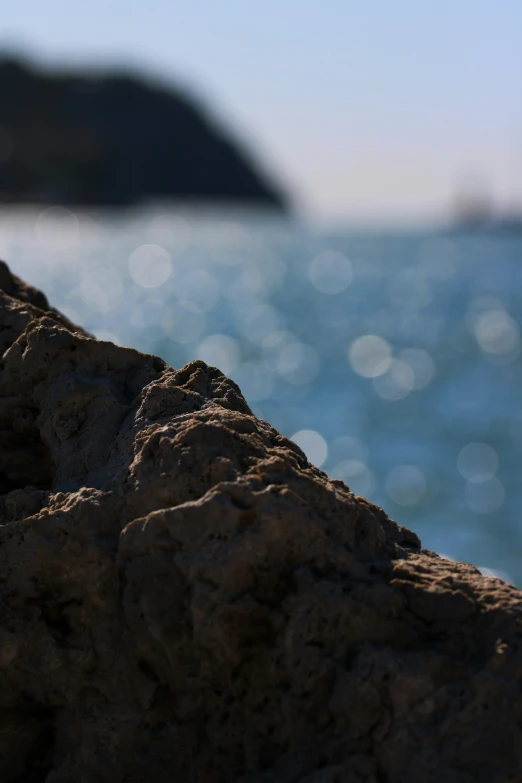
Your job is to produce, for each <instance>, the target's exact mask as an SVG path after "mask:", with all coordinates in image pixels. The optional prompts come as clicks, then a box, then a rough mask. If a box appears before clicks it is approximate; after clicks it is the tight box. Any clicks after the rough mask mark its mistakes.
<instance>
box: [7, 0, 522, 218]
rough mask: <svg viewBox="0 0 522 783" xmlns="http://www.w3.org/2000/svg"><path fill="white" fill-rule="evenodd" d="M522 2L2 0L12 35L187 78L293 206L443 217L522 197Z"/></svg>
mask: <svg viewBox="0 0 522 783" xmlns="http://www.w3.org/2000/svg"><path fill="white" fill-rule="evenodd" d="M521 41H522V2H520V0H393V1H392V0H364V2H362V1H361V0H321V1H320V0H188V1H186V2H182V3H181V2H178V0H147V2H144V0H138V1H136V0H89V2H80V0H45V2H44V1H43V0H16V2H9V0H3V2H2V12H1V18H0V47H1V48H3V49H4V50H5V49H6V48H7V49H9V50H10V51H15V52H22V53H24V54H26V55H29V56H30V57H32V58H33V59H35V60H36V61H38V62H45V63H49V64H52V65H61V64H71V63H74V64H78V65H93V64H94V65H96V66H104V65H110V64H118V65H130V66H132V67H133V68H137V69H139V70H143V71H144V72H146V73H148V74H152V75H156V76H160V77H161V78H162V79H163V80H167V81H172V82H173V83H175V84H178V85H182V86H184V87H186V88H188V89H189V91H190V92H191V93H192V94H194V95H195V96H196V97H197V98H198V100H200V101H203V102H204V103H205V105H206V107H207V108H208V109H209V110H210V112H211V113H212V115H213V116H214V117H215V118H216V119H217V120H218V121H219V122H220V123H221V124H222V125H224V126H225V127H226V128H227V129H228V130H229V131H231V132H232V134H233V135H234V136H235V137H236V138H239V139H240V140H241V141H242V143H243V144H244V145H246V147H247V149H248V150H250V151H251V152H252V154H253V156H254V158H255V159H256V160H257V161H260V162H261V164H262V165H263V166H264V167H265V169H267V170H268V172H269V173H270V175H271V176H272V178H274V179H275V180H276V181H277V182H279V183H281V184H282V186H283V187H284V188H285V189H286V190H287V192H289V193H290V195H291V197H292V199H293V202H294V204H295V206H296V209H297V210H298V211H300V212H302V213H303V214H306V215H309V216H311V217H313V218H317V219H319V220H327V221H346V222H353V221H355V222H356V221H358V220H361V221H366V220H369V221H373V220H381V221H387V222H388V221H391V222H393V221H406V220H431V219H435V220H437V219H439V218H441V217H442V218H444V217H446V216H447V215H448V214H449V213H450V210H451V207H452V204H453V202H454V198H455V195H456V193H457V192H458V191H460V190H462V188H463V187H464V184H466V187H468V186H470V185H472V186H473V187H477V188H484V189H485V190H487V191H488V193H489V194H490V196H491V198H492V199H493V200H494V201H495V203H496V204H497V205H498V206H499V207H502V206H505V207H507V205H508V204H510V203H512V202H515V203H518V204H520V206H521V207H522V102H521V101H522V95H521V91H520V84H521V83H522V79H521V76H522V73H521V70H522V52H521V50H522V47H521V45H520V42H521Z"/></svg>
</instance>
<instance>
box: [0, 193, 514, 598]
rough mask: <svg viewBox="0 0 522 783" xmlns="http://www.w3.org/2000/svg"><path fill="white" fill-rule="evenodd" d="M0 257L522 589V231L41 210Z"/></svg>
mask: <svg viewBox="0 0 522 783" xmlns="http://www.w3.org/2000/svg"><path fill="white" fill-rule="evenodd" d="M0 257H3V258H4V259H5V260H7V261H8V263H9V264H10V265H11V268H12V270H13V271H14V272H15V273H16V274H18V275H19V276H21V277H23V278H25V279H26V280H28V281H30V282H31V283H33V284H34V285H36V286H38V287H39V288H42V289H43V290H44V291H45V292H46V293H47V295H48V297H49V299H50V300H51V302H52V303H53V304H54V305H55V306H57V307H58V308H59V309H60V310H62V311H63V312H65V313H66V314H67V315H68V316H69V317H70V318H72V319H73V320H74V321H77V322H78V323H80V324H82V325H83V326H84V327H86V328H87V329H89V330H90V331H92V332H94V333H95V334H96V335H97V336H98V337H99V338H100V339H104V340H113V341H114V342H117V343H119V344H121V345H126V346H132V347H134V348H138V349H139V350H141V351H145V352H151V353H155V354H159V355H160V356H162V357H163V358H164V359H165V360H166V361H168V362H169V363H170V364H172V365H173V366H175V367H179V366H181V365H183V364H184V363H185V362H187V361H189V360H191V359H196V358H199V359H203V360H204V361H206V362H207V363H209V364H213V365H215V366H217V367H219V368H220V369H221V370H223V372H225V373H227V374H228V375H230V376H231V377H232V378H234V380H236V381H237V382H238V383H239V385H240V387H241V389H242V391H243V393H244V395H245V397H246V398H247V400H248V402H249V403H250V405H251V407H252V409H253V410H254V412H255V413H256V414H257V415H258V416H260V417H262V418H264V419H267V420H268V421H269V422H270V423H271V424H273V425H274V426H275V427H277V428H278V429H279V430H281V432H283V433H284V434H285V435H288V436H289V437H291V438H293V439H294V440H295V441H296V442H297V443H298V444H299V445H300V446H301V448H303V450H304V451H305V452H306V453H307V455H308V457H309V459H310V460H311V461H312V462H314V463H315V464H316V465H317V466H319V467H321V468H322V469H323V470H325V471H326V472H327V473H328V474H329V475H330V476H333V477H335V478H340V479H342V480H343V481H345V482H346V483H347V484H348V485H349V486H350V488H351V489H353V491H354V492H356V493H358V494H363V495H365V496H367V497H368V498H370V499H371V500H372V501H374V502H375V503H378V504H379V505H382V506H383V507H384V509H385V510H386V511H387V512H388V513H389V514H390V516H392V517H393V518H394V519H396V520H397V521H399V522H401V523H403V524H405V525H408V526H410V527H412V528H413V529H414V530H415V531H416V532H417V533H418V534H419V535H420V537H421V539H422V541H423V544H424V546H426V547H428V548H430V549H434V550H435V551H438V552H439V553H441V554H444V555H446V556H447V557H451V558H455V559H459V560H465V561H468V562H472V563H474V564H475V565H477V566H479V567H480V568H481V570H482V571H483V573H485V574H486V575H494V574H497V575H499V576H500V577H501V578H503V579H506V580H507V581H512V582H514V583H517V584H519V585H522V562H521V557H520V554H521V551H522V534H521V532H519V529H520V522H519V507H520V505H521V500H522V489H521V484H520V481H519V473H518V471H519V469H520V465H521V453H520V452H521V446H522V402H521V396H520V390H521V388H522V358H521V335H520V319H521V317H522V286H521V282H522V236H520V235H519V236H517V235H515V234H513V235H508V234H505V235H501V234H497V235H494V234H489V235H488V234H486V233H475V234H467V235H465V234H457V233H451V232H436V231H429V232H428V231H423V232H421V231H417V232H409V233H399V232H394V233H393V232H382V233H379V232H375V231H374V232H371V233H370V232H367V233H364V232H357V231H344V232H337V233H333V232H325V231H318V230H315V231H314V230H312V229H310V228H307V227H306V226H303V225H302V224H299V223H297V222H293V221H291V220H285V219H282V218H279V219H277V218H269V217H267V216H266V214H265V215H261V214H260V215H257V216H256V215H252V214H249V215H246V214H239V213H238V214H232V213H229V214H221V215H217V214H210V213H202V212H200V213H197V212H194V211H192V212H190V211H188V210H185V211H183V210H180V209H179V208H177V209H175V210H174V209H171V210H165V209H164V208H163V211H160V210H156V209H152V208H151V209H144V210H142V211H139V212H135V213H132V214H130V213H126V214H125V215H121V214H120V215H113V216H110V215H107V214H104V215H101V214H98V215H96V214H90V215H86V214H80V213H76V214H74V213H72V212H70V211H68V210H65V209H62V208H51V209H46V210H43V211H38V210H30V209H27V210H17V211H15V212H4V213H3V214H1V213H0Z"/></svg>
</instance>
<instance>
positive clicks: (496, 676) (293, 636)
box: [0, 267, 522, 783]
mask: <svg viewBox="0 0 522 783" xmlns="http://www.w3.org/2000/svg"><path fill="white" fill-rule="evenodd" d="M1 279H2V286H3V293H1V294H0V326H1V332H0V333H1V336H2V349H3V359H2V364H1V377H0V445H1V449H0V470H1V477H2V488H1V491H2V495H1V498H0V515H1V521H2V524H1V525H0V596H1V601H0V616H1V620H0V726H1V730H0V767H1V770H2V773H1V780H2V783H43V781H45V782H46V783H72V781H81V783H113V782H114V783H116V782H118V783H123V782H125V783H142V781H143V782H145V781H151V780H154V781H165V783H167V781H168V783H171V782H172V781H174V780H176V781H187V783H189V782H190V783H192V781H199V782H200V783H269V782H270V783H272V781H276V783H297V781H299V782H300V783H384V782H385V781H386V783H420V782H421V781H422V783H442V782H443V783H475V782H477V783H478V782H479V781H480V782H481V783H507V781H513V782H515V781H519V780H522V742H521V738H522V736H521V734H522V732H521V726H522V700H521V697H520V675H521V670H522V649H521V636H522V603H521V594H520V593H519V591H518V590H516V589H515V588H513V587H510V586H509V585H507V584H505V583H503V582H501V581H500V580H498V579H491V578H485V577H483V576H481V575H480V573H479V572H478V571H477V569H475V568H473V567H472V566H470V565H464V564H461V563H453V562H450V561H447V560H445V559H442V558H440V557H438V556H437V555H435V554H433V553H431V552H428V551H426V550H424V549H422V548H421V546H420V543H419V541H418V539H417V537H416V536H415V535H414V534H413V533H411V532H410V531H409V530H406V529H405V528H403V527H401V526H400V525H397V524H396V523H395V522H393V521H392V520H390V519H389V518H388V517H387V516H386V514H385V513H384V512H383V511H382V510H381V509H380V508H377V507H375V506H373V505H372V504H371V503H369V502H368V501H366V500H364V499H363V498H360V497H355V496H354V495H353V494H352V493H351V492H350V490H349V488H348V487H346V486H345V485H344V484H343V483H341V482H340V481H332V480H330V479H329V478H328V477H327V476H326V475H325V474H324V473H323V472H321V471H320V470H318V469H317V468H315V467H313V466H312V465H310V464H309V463H308V462H307V460H306V458H305V456H304V454H303V453H302V452H301V451H300V450H299V448H298V447H297V446H296V445H295V444H294V443H292V442H291V441H289V440H288V439H286V438H284V437H283V436H282V435H280V434H279V433H278V432H276V431H275V430H274V429H272V428H271V427H270V426H269V425H268V424H267V423H266V422H264V421H260V420H258V419H256V418H255V417H254V416H253V415H252V413H251V411H250V409H249V407H248V405H247V403H246V402H245V400H244V399H243V397H242V396H241V393H240V390H239V389H238V387H237V386H236V385H235V384H234V383H233V382H232V381H230V380H229V379H227V378H226V377H225V376H224V375H223V374H222V373H221V372H219V370H217V369H215V368H212V367H207V366H206V365H205V364H203V363H202V362H199V361H196V362H192V363H190V364H188V365H187V366H185V367H183V368H182V369H180V370H175V369H172V368H170V367H167V366H166V365H165V363H164V362H163V361H162V360H161V359H158V358H156V357H154V356H146V355H143V354H141V353H138V352H137V351H133V350H130V349H127V348H120V347H116V346H115V345H112V344H111V343H106V342H100V341H97V340H95V339H93V338H91V337H89V336H88V335H86V334H85V333H82V332H81V331H80V330H74V328H72V327H71V325H70V324H68V323H66V322H65V320H64V319H63V318H61V317H60V316H59V315H57V314H56V312H55V311H52V310H50V309H48V305H47V302H46V300H45V299H44V298H43V297H42V296H41V295H39V294H38V293H37V292H35V291H34V290H33V289H30V288H29V287H24V285H23V284H22V283H21V282H20V281H17V280H16V279H14V278H10V277H9V275H8V273H7V270H6V269H5V268H4V267H3V268H2V278H1Z"/></svg>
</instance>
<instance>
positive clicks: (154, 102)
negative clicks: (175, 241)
mask: <svg viewBox="0 0 522 783" xmlns="http://www.w3.org/2000/svg"><path fill="white" fill-rule="evenodd" d="M144 199H146V200H151V199H152V200H159V199H183V200H189V201H190V200H194V199H197V200H202V199H203V200H207V201H208V200H210V201H212V203H214V204H215V203H216V202H218V201H223V200H225V201H234V202H238V201H239V202H242V203H247V204H248V203H252V204H254V205H256V206H259V205H261V206H268V207H275V208H282V207H283V206H284V201H285V199H284V197H283V196H282V194H281V193H279V192H278V189H277V187H276V186H275V185H273V184H270V183H269V182H268V178H267V177H266V176H265V175H263V174H262V173H261V172H260V171H257V170H256V166H255V164H254V162H253V161H252V160H250V159H249V156H248V155H247V154H246V153H245V152H244V151H242V150H241V149H240V145H239V144H238V143H237V142H233V141H232V140H231V139H228V138H226V133H225V131H224V130H221V129H219V128H218V127H217V123H214V122H212V121H211V119H210V118H209V117H207V116H205V112H204V111H203V109H202V108H200V107H198V106H197V104H196V101H195V100H191V99H190V98H189V97H188V96H186V95H183V94H182V93H181V92H180V91H176V90H174V89H169V88H166V87H161V86H160V85H157V84H153V83H148V82H146V81H144V80H141V79H139V78H137V77H136V76H135V75H133V74H132V73H130V72H129V73H126V72H108V73H105V74H101V73H96V72H92V73H89V72H78V73H73V72H65V71H56V72H49V71H39V70H37V69H36V68H34V67H31V66H29V65H28V64H27V63H23V62H21V61H17V60H11V59H3V60H2V59H0V202H9V203H20V202H34V203H56V202H58V203H60V204H65V205H105V206H107V205H109V206H127V205H129V204H134V203H138V202H141V201H143V200H144Z"/></svg>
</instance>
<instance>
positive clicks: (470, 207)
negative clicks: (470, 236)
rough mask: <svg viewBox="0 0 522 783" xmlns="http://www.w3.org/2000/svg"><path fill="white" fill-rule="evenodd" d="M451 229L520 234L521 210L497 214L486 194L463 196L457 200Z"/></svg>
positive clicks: (514, 209)
mask: <svg viewBox="0 0 522 783" xmlns="http://www.w3.org/2000/svg"><path fill="white" fill-rule="evenodd" d="M452 228H453V230H455V231H480V232H487V233H506V234H508V233H515V234H518V233H522V208H521V209H517V208H513V209H509V210H504V211H502V212H498V211H496V210H495V209H494V208H493V205H492V202H491V200H490V198H489V197H488V196H487V195H486V194H483V193H474V194H469V193H468V194H464V195H461V196H459V197H458V198H457V201H456V206H455V220H454V223H453V224H452Z"/></svg>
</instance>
